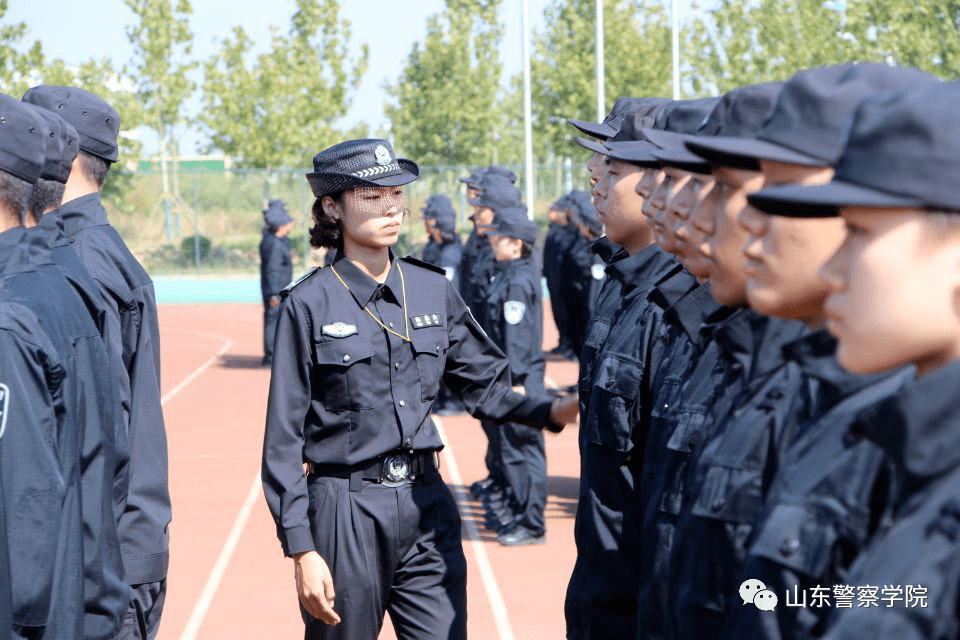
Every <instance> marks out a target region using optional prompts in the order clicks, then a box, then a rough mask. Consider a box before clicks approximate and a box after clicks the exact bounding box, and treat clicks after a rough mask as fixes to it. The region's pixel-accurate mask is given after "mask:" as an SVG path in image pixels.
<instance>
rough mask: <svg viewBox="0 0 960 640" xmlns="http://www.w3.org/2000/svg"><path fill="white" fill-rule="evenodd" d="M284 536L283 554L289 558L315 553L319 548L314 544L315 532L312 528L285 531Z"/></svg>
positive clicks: (295, 528) (296, 528) (294, 528)
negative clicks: (306, 552) (305, 553)
mask: <svg viewBox="0 0 960 640" xmlns="http://www.w3.org/2000/svg"><path fill="white" fill-rule="evenodd" d="M282 535H283V537H282V542H283V553H284V555H286V556H288V557H290V556H295V555H296V554H298V553H303V552H304V551H314V550H316V548H317V547H316V545H315V544H314V542H313V532H312V531H310V527H293V528H292V529H284V530H283V534H282Z"/></svg>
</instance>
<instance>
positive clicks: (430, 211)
mask: <svg viewBox="0 0 960 640" xmlns="http://www.w3.org/2000/svg"><path fill="white" fill-rule="evenodd" d="M447 215H449V216H450V217H453V218H456V212H455V211H454V210H453V203H452V202H450V198H448V197H447V196H445V195H443V194H442V193H435V194H433V195H432V196H430V197H429V198H428V199H427V204H426V206H425V207H424V208H423V217H424V218H426V219H428V220H439V218H440V217H443V216H447Z"/></svg>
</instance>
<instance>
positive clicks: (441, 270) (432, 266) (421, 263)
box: [400, 256, 447, 277]
mask: <svg viewBox="0 0 960 640" xmlns="http://www.w3.org/2000/svg"><path fill="white" fill-rule="evenodd" d="M400 260H401V261H402V262H408V263H410V264H412V265H415V266H418V267H423V268H424V269H429V270H430V271H433V272H434V273H439V274H440V275H442V276H444V277H446V275H447V271H446V269H444V268H443V267H438V266H437V265H435V264H430V263H429V262H424V261H423V260H419V259H417V258H414V257H413V256H404V257H402V258H400Z"/></svg>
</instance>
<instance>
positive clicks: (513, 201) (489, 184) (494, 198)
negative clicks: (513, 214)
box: [470, 175, 521, 219]
mask: <svg viewBox="0 0 960 640" xmlns="http://www.w3.org/2000/svg"><path fill="white" fill-rule="evenodd" d="M479 187H480V194H479V195H477V197H476V198H472V199H471V200H470V204H472V205H474V206H477V207H489V208H490V209H493V210H498V209H501V208H504V207H514V206H519V205H520V202H521V196H520V190H519V189H517V188H516V187H515V186H513V184H512V183H511V182H510V181H509V180H507V179H506V178H503V177H501V176H496V175H494V176H489V177H486V178H485V179H484V180H483V181H482V183H481V185H479ZM471 219H472V218H471Z"/></svg>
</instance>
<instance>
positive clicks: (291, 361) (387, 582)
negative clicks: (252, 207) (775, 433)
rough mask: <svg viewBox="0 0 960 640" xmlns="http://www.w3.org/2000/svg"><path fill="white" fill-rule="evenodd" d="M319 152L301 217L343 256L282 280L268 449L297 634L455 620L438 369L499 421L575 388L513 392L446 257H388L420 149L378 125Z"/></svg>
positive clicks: (458, 631)
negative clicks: (434, 414)
mask: <svg viewBox="0 0 960 640" xmlns="http://www.w3.org/2000/svg"><path fill="white" fill-rule="evenodd" d="M313 164H314V171H313V173H310V174H307V178H308V180H309V182H310V185H311V188H312V190H313V193H314V195H315V196H316V198H317V199H316V201H315V202H314V208H313V212H314V221H315V223H316V225H315V227H314V228H313V230H312V231H311V235H312V236H313V242H314V244H316V245H320V246H327V247H332V248H335V249H336V250H337V257H336V258H335V260H334V262H333V264H332V265H330V266H328V267H325V268H323V269H316V270H314V271H312V272H311V273H309V274H308V275H306V276H305V277H303V278H301V279H300V280H299V281H298V282H296V283H293V284H292V285H291V286H290V287H288V289H286V290H285V298H284V301H283V302H282V303H281V307H280V319H279V322H278V325H277V340H276V345H275V347H276V348H275V350H274V362H273V372H272V376H271V382H270V399H269V403H268V408H267V424H266V432H265V437H264V449H263V483H264V492H265V494H266V497H267V503H268V505H269V506H270V510H271V512H272V513H273V516H274V519H275V521H276V524H277V534H278V537H279V538H280V541H281V544H282V547H283V551H284V553H285V554H286V555H287V556H291V557H293V558H294V567H295V580H296V584H297V591H298V594H299V597H300V602H301V605H302V608H303V618H304V622H305V624H306V637H307V638H346V639H354V638H356V639H360V638H363V639H369V638H375V637H376V636H377V635H378V633H379V630H380V627H381V625H382V623H383V617H384V614H385V612H387V611H389V612H390V616H391V619H392V622H393V624H394V628H395V629H396V631H397V635H398V636H399V637H401V638H406V637H424V638H450V639H455V638H465V637H466V561H465V559H464V556H463V550H462V547H461V539H460V518H459V516H458V514H457V507H456V503H455V501H454V499H453V496H452V495H451V493H450V491H449V489H447V487H446V485H444V484H443V482H442V480H441V479H440V476H439V474H438V473H437V468H436V458H437V452H438V451H439V449H441V448H442V446H443V444H442V442H441V440H440V436H439V433H438V431H437V428H436V425H435V424H434V423H433V421H432V420H431V419H430V409H431V406H432V404H433V402H434V400H435V398H436V395H437V389H438V386H439V381H440V379H441V378H442V379H443V380H444V382H446V383H447V385H448V386H449V387H450V389H451V390H452V391H454V393H457V394H458V395H459V396H460V397H461V399H462V400H463V401H464V404H465V405H466V406H467V408H468V409H469V410H470V411H471V413H473V414H474V415H476V416H478V417H482V418H483V419H486V420H491V421H496V422H504V421H515V422H523V423H527V424H531V425H533V426H538V427H549V428H552V429H559V428H561V425H562V422H564V421H567V420H569V419H570V418H572V416H571V415H570V414H571V411H570V410H571V408H574V403H573V402H570V401H569V400H567V401H565V400H556V401H554V402H552V403H551V402H550V401H549V400H546V399H543V398H538V397H532V396H524V395H522V394H518V393H516V392H514V391H513V390H512V389H511V382H510V372H509V368H508V364H507V361H506V360H505V358H504V357H503V355H502V353H501V352H500V351H499V349H497V348H496V346H495V345H494V344H493V343H492V342H490V340H489V338H487V337H486V336H485V334H484V333H483V331H482V330H481V329H480V327H479V326H478V325H477V324H476V322H475V321H474V320H473V318H472V316H471V314H470V312H469V310H468V309H467V307H466V306H465V305H464V303H463V301H462V299H461V298H460V296H459V295H458V294H457V293H456V290H455V289H454V287H453V285H452V284H451V283H450V282H448V281H447V280H446V278H445V273H444V271H443V270H441V269H439V268H437V267H433V266H430V265H427V264H425V263H423V262H420V261H419V260H415V259H413V258H403V259H396V258H395V257H394V255H393V253H392V250H391V247H392V246H393V245H394V244H395V243H396V241H397V237H398V235H399V232H400V227H401V224H400V223H401V220H402V218H403V216H404V214H405V212H406V201H405V197H404V191H403V187H402V185H404V184H407V183H409V182H412V181H413V180H415V179H416V178H417V177H418V175H419V170H418V168H417V165H416V164H415V163H414V162H412V161H409V160H405V159H401V158H397V157H396V155H395V154H394V152H393V149H392V148H391V146H390V143H389V142H387V141H385V140H376V139H372V140H351V141H347V142H342V143H340V144H337V145H334V146H333V147H330V148H329V149H325V150H324V151H322V152H320V153H318V154H317V155H316V156H314V159H313ZM438 292H439V293H438ZM305 461H306V462H307V464H308V473H307V474H306V475H305V473H304V462H305ZM337 605H339V606H337Z"/></svg>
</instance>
